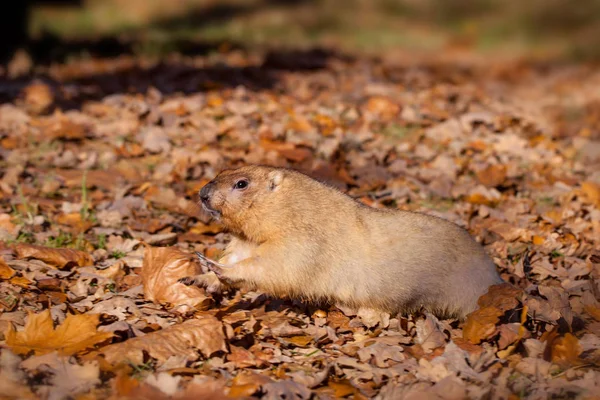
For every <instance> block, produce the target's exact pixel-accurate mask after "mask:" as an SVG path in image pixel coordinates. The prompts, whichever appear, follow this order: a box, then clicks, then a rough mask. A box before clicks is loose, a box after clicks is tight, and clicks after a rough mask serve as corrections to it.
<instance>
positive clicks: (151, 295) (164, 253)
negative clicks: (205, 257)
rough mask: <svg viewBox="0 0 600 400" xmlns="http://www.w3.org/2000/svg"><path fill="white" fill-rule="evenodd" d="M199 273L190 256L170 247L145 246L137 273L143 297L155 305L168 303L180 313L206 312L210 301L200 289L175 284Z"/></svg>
mask: <svg viewBox="0 0 600 400" xmlns="http://www.w3.org/2000/svg"><path fill="white" fill-rule="evenodd" d="M199 272H200V271H199V265H198V264H197V263H196V262H195V261H194V256H192V255H191V254H188V253H184V252H182V251H181V250H178V249H176V248H173V247H147V248H146V250H145V251H144V264H143V266H142V271H141V273H140V275H141V276H142V282H143V284H144V296H145V297H146V298H147V299H148V300H151V301H155V302H158V303H169V304H171V305H172V306H173V307H176V308H177V310H178V311H180V312H187V311H189V310H191V309H206V308H208V306H209V305H210V304H211V299H210V297H207V296H206V295H205V292H204V290H203V289H200V288H198V287H195V286H186V285H184V284H183V283H179V282H178V280H179V279H180V278H183V277H186V276H191V275H196V274H198V273H199Z"/></svg>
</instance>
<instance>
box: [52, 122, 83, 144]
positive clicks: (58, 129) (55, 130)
mask: <svg viewBox="0 0 600 400" xmlns="http://www.w3.org/2000/svg"><path fill="white" fill-rule="evenodd" d="M43 132H44V133H43V134H44V137H46V138H50V139H67V140H79V139H85V137H86V136H87V132H86V129H85V127H83V126H82V125H79V124H76V123H73V122H71V121H69V120H67V119H59V120H58V121H54V122H52V123H51V124H50V125H48V126H47V127H45V129H44V130H43Z"/></svg>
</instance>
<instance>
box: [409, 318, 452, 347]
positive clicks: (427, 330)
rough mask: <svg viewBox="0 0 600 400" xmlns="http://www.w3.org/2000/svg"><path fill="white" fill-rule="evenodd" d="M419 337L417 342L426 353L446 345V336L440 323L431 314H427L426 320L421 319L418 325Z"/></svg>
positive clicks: (416, 339)
mask: <svg viewBox="0 0 600 400" xmlns="http://www.w3.org/2000/svg"><path fill="white" fill-rule="evenodd" d="M416 325H417V337H416V338H415V342H417V343H418V344H420V345H421V346H422V347H423V350H425V352H426V353H429V352H431V351H432V350H433V349H436V348H438V347H441V346H444V345H445V344H446V335H444V332H443V328H442V326H441V324H440V321H439V320H438V319H437V318H436V317H435V316H433V315H431V314H426V315H425V319H424V320H423V319H420V320H418V321H417V323H416Z"/></svg>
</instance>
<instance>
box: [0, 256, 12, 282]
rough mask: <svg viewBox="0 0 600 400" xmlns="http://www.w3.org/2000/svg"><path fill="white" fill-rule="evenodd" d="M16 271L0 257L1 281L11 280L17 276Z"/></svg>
mask: <svg viewBox="0 0 600 400" xmlns="http://www.w3.org/2000/svg"><path fill="white" fill-rule="evenodd" d="M15 273H16V272H15V270H14V269H12V268H11V267H9V266H8V264H6V261H4V258H2V256H0V279H10V278H12V277H13V276H15Z"/></svg>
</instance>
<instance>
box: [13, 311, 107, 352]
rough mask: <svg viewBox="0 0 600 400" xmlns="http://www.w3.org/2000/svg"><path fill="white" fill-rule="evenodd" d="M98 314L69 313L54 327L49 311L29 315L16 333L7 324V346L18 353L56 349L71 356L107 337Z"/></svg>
mask: <svg viewBox="0 0 600 400" xmlns="http://www.w3.org/2000/svg"><path fill="white" fill-rule="evenodd" d="M99 318H100V316H99V315H97V314H79V315H72V314H68V315H67V318H66V319H65V320H64V322H63V323H62V324H61V325H59V326H58V327H56V329H55V328H54V324H53V322H52V317H51V315H50V311H49V310H45V311H43V312H41V313H39V314H29V318H28V319H27V323H26V324H25V329H24V330H23V331H21V332H16V331H15V328H14V327H13V326H12V325H10V326H9V329H8V332H7V333H6V345H7V346H8V347H10V348H11V349H12V351H14V352H15V353H17V354H27V353H29V352H30V351H33V352H34V353H35V354H36V355H39V354H46V353H50V352H52V351H56V350H57V351H59V352H60V353H63V354H65V355H71V354H75V353H78V352H81V351H83V350H87V349H89V348H91V347H94V346H95V345H96V344H99V343H101V342H104V341H105V340H108V339H110V338H111V337H112V336H113V334H112V333H110V332H98V331H97V330H96V327H97V326H98V321H99Z"/></svg>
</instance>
